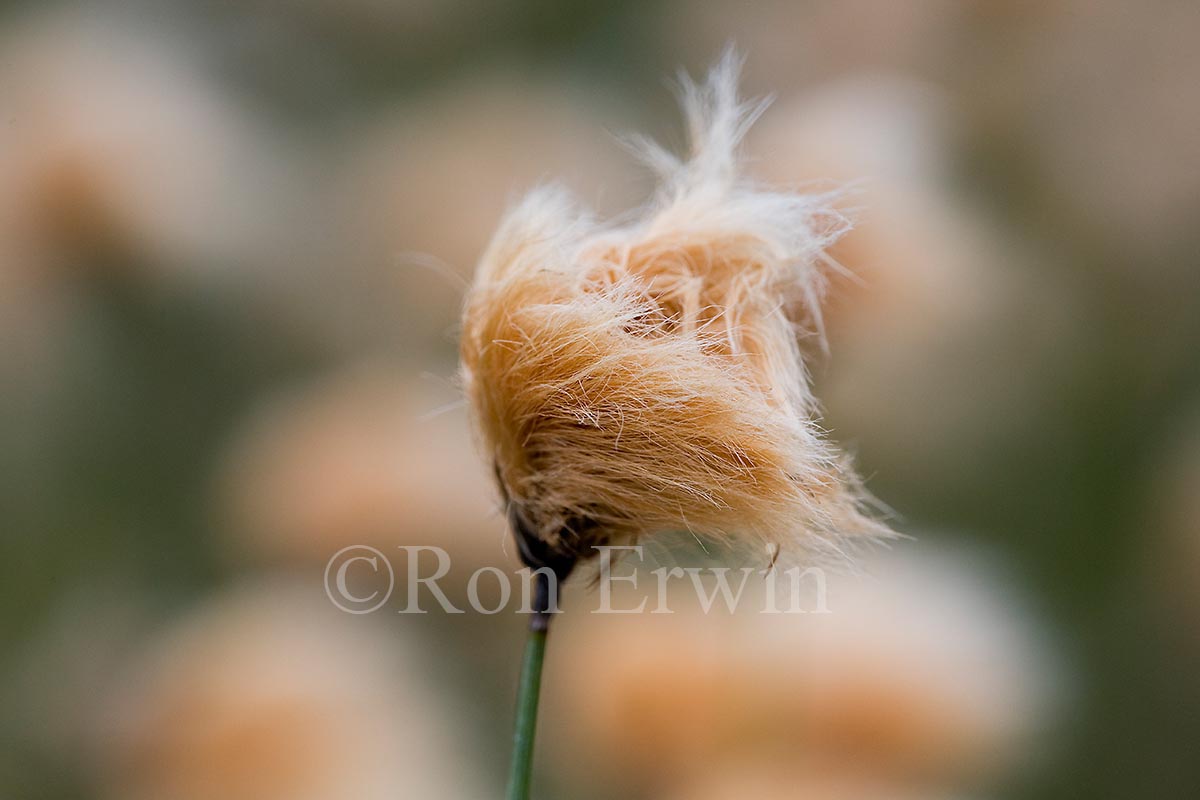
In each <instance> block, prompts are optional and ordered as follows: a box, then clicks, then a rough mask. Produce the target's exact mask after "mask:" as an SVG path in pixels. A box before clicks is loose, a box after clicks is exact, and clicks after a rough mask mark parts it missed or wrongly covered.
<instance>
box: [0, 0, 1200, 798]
mask: <svg viewBox="0 0 1200 800" xmlns="http://www.w3.org/2000/svg"><path fill="white" fill-rule="evenodd" d="M731 41H732V42H735V43H736V44H737V46H738V47H739V48H740V49H741V50H742V51H744V53H745V54H746V56H747V65H746V70H745V79H744V86H745V89H746V91H747V92H748V93H751V94H767V93H770V94H773V95H774V96H775V98H776V99H775V103H774V105H773V106H772V108H771V109H770V110H769V111H768V112H767V113H766V115H765V116H764V117H763V118H762V120H761V121H760V123H759V124H758V126H757V127H756V128H755V129H754V130H753V131H752V133H751V135H750V137H749V141H748V145H747V149H748V153H749V154H750V156H751V164H750V169H751V170H752V172H753V173H754V174H755V175H756V176H758V177H760V178H762V179H763V180H766V181H770V182H772V183H775V184H779V185H787V186H794V187H811V186H819V187H829V186H834V185H843V186H844V185H850V186H852V187H853V191H852V192H851V193H850V194H849V196H848V200H847V203H848V206H850V207H852V208H848V209H847V210H851V211H853V213H854V215H855V217H856V219H857V221H858V225H857V229H856V230H855V231H854V232H853V233H851V234H850V235H849V236H848V237H847V238H846V239H844V240H843V241H842V242H841V243H839V244H838V246H837V250H836V252H835V256H836V257H837V258H838V259H839V261H841V262H842V263H843V264H844V265H845V266H847V267H848V268H849V269H850V270H851V271H853V273H854V274H855V275H856V276H857V277H858V280H855V281H851V280H838V281H835V284H834V286H833V288H832V293H831V297H830V301H829V311H828V320H827V326H828V335H829V345H830V355H829V356H828V357H824V356H818V357H817V359H816V361H815V362H814V367H813V372H814V378H815V381H816V383H817V389H818V395H819V396H820V397H821V398H822V400H823V401H824V404H825V407H826V411H827V417H826V419H825V420H824V422H825V425H826V426H827V427H828V428H830V429H831V430H832V431H833V436H834V438H835V439H837V440H838V441H840V442H842V443H844V444H846V445H847V446H849V447H850V448H851V449H852V450H853V451H854V452H855V453H856V457H857V460H858V463H859V465H860V467H861V469H862V471H863V472H864V474H865V475H866V476H867V478H868V486H869V488H870V489H871V490H872V491H873V492H874V493H875V494H876V495H877V496H878V497H879V498H880V499H881V500H882V501H883V502H884V503H886V504H887V505H888V506H889V507H891V508H892V509H894V510H895V511H896V513H897V515H898V522H897V526H898V527H899V528H900V529H901V530H903V531H905V532H906V533H909V534H911V535H912V536H914V537H915V541H913V542H902V543H899V544H897V545H896V546H895V547H894V548H893V549H892V551H891V552H889V553H882V554H878V555H877V556H876V557H875V558H873V559H870V560H869V563H868V565H867V568H866V569H865V572H868V573H869V574H870V580H864V579H862V577H861V576H859V577H851V576H844V577H839V578H837V579H836V580H834V581H833V582H832V583H831V588H830V608H831V610H832V611H833V613H832V614H830V615H827V616H820V615H805V616H798V617H786V618H777V617H763V616H761V615H749V616H741V617H739V616H738V615H732V616H729V615H726V616H722V615H714V616H705V615H702V614H698V613H694V609H693V610H692V611H690V612H689V611H688V610H687V608H686V602H685V601H681V602H682V603H683V606H681V609H682V610H681V612H680V613H679V614H677V615H674V616H661V617H651V616H648V615H646V616H638V617H620V618H611V617H597V616H595V615H588V614H576V615H575V616H571V615H569V614H568V616H567V618H566V619H565V620H564V621H563V622H562V623H560V625H559V626H558V627H559V629H560V631H561V633H560V634H556V637H555V642H554V644H553V646H552V648H551V654H550V657H549V663H548V666H547V678H546V686H545V692H546V695H545V699H544V704H543V713H542V725H541V730H540V734H541V736H540V744H539V749H540V752H539V755H538V762H537V763H538V775H537V781H538V793H539V794H540V795H541V796H556V797H561V798H581V799H582V800H599V799H600V798H616V797H620V798H647V799H650V798H655V799H657V798H662V800H710V799H712V800H717V799H721V800H723V799H724V798H730V799H732V798H744V797H756V798H775V797H779V798H785V797H786V798H811V799H812V800H820V799H822V798H838V799H839V800H855V799H857V798H878V799H879V800H883V799H884V798H886V800H897V799H898V798H908V797H912V798H946V797H960V798H965V797H992V798H1061V797H1091V798H1118V797H1156V798H1190V797H1196V796H1197V795H1198V793H1200V762H1198V761H1197V759H1196V758H1195V746H1196V742H1197V741H1200V682H1198V681H1197V675H1200V264H1198V263H1197V253H1200V227H1198V226H1197V225H1196V220H1197V219H1198V216H1197V215H1198V214H1200V102H1197V98H1196V92H1195V85H1196V82H1197V80H1198V79H1200V46H1198V45H1200V5H1197V4H1195V3H1187V2H1173V1H1171V0H1162V1H1161V2H1146V3H1132V2H1118V1H1117V0H1092V2H1084V0H1045V1H1044V2H1040V3H1034V2H1023V1H1018V2H1007V3H1005V2H998V1H997V0H972V1H971V2H949V0H923V1H919V2H903V3H901V2H887V1H886V0H875V1H870V0H850V1H849V2H783V1H782V0H781V1H779V2H774V1H773V0H764V1H763V2H741V3H720V2H717V1H716V0H701V1H700V2H686V1H685V0H648V1H647V2H638V3H634V2H617V3H610V4H603V5H602V4H593V3H585V2H575V1H574V0H571V1H569V2H558V3H551V2H544V1H541V0H515V1H514V2H505V3H488V2H483V1H482V0H449V1H448V2H434V1H433V0H415V1H413V2H406V1H405V0H340V2H334V0H307V1H306V2H301V1H300V0H248V1H247V2H242V3H220V2H206V1H205V0H195V2H141V3H138V2H127V3H115V2H113V3H109V2H65V3H62V2H5V3H3V4H2V5H0V526H2V529H3V532H2V535H0V546H2V547H3V550H2V551H0V563H2V564H3V567H2V568H0V569H3V573H2V574H0V586H2V587H3V588H2V589H0V591H2V592H3V595H4V598H5V599H4V603H3V605H2V606H0V742H2V744H0V796H3V797H11V798H26V799H28V800H34V799H35V798H38V799H40V798H111V799H115V800H135V799H136V800H140V799H147V800H149V799H150V798H153V800H209V799H210V798H212V799H215V798H221V799H222V800H239V799H241V798H246V799H247V800H249V798H254V800H272V799H274V798H287V799H288V800H305V799H307V798H311V799H312V800H323V799H326V798H334V797H337V798H341V797H356V798H362V799H363V800H373V799H374V798H384V797H387V798H397V797H437V798H474V797H496V796H499V794H500V787H501V786H502V785H503V781H504V775H505V770H506V763H507V756H508V744H509V730H510V724H511V704H512V697H513V689H514V686H515V678H516V671H517V667H518V661H519V657H520V647H521V638H522V627H523V620H522V619H521V618H520V617H519V615H517V614H512V613H504V614H499V615H497V616H494V617H485V616H481V615H478V614H466V615H462V616H448V615H443V614H429V615H427V616H406V615H398V614H395V613H389V612H388V611H382V612H380V613H377V614H373V615H363V616H351V615H347V614H341V613H338V612H337V611H336V610H334V609H333V608H332V606H331V605H330V604H329V603H328V601H327V600H326V598H325V595H324V593H323V591H322V588H321V580H322V571H323V569H324V566H325V563H326V561H327V560H328V559H329V557H330V556H331V555H333V553H334V552H336V551H337V550H338V549H339V548H341V547H343V546H346V545H349V544H371V545H374V546H377V547H379V548H381V549H385V550H386V551H387V552H394V551H395V548H396V546H398V545H405V544H409V545H412V544H422V545H424V544H428V545H437V546H441V547H444V548H446V549H447V550H448V551H449V552H450V553H451V554H452V556H453V558H454V565H455V567H454V570H453V572H452V573H451V575H450V576H449V577H448V578H447V580H446V581H445V582H444V585H446V586H447V587H448V590H449V592H450V594H451V595H452V598H461V597H462V596H463V594H462V592H463V586H464V585H465V581H466V576H467V575H469V574H470V573H471V571H473V570H475V569H477V568H479V567H481V566H499V567H501V568H504V569H512V568H514V566H515V561H514V559H513V557H512V548H511V547H510V546H507V545H506V544H505V530H504V524H503V521H502V519H501V518H500V516H499V515H498V514H497V512H496V501H495V498H494V496H493V492H492V488H491V486H490V485H489V482H488V479H487V475H486V472H485V470H484V468H483V466H482V465H481V463H480V461H479V459H478V458H477V457H476V455H475V453H474V452H473V449H472V444H471V439H470V434H469V431H468V429H467V422H466V414H465V411H464V409H463V408H462V405H461V402H460V399H459V392H458V391H457V389H456V385H455V380H454V373H455V368H456V366H455V360H456V356H455V353H456V328H457V316H458V311H459V304H460V300H461V295H462V290H463V287H464V285H465V283H466V281H467V280H468V279H469V276H470V275H471V272H472V269H473V265H474V262H475V259H476V258H477V256H478V254H479V252H480V250H481V249H482V247H483V246H484V245H485V243H486V241H487V239H488V237H489V235H490V233H491V231H492V229H493V227H494V225H495V224H496V222H497V220H498V218H499V216H500V215H501V213H502V211H503V209H504V208H505V206H506V204H507V203H508V202H509V201H510V200H511V199H513V198H514V197H516V196H517V195H518V194H519V193H520V192H521V191H522V190H524V189H527V188H529V187H531V186H533V185H535V184H536V183H538V182H540V181H543V180H546V179H557V180H560V181H562V182H564V183H566V184H567V185H568V186H570V187H571V188H572V189H574V190H575V191H576V192H577V193H579V195H580V196H581V197H582V198H583V199H584V200H585V201H587V202H589V203H591V204H593V205H594V206H595V207H596V208H597V209H599V210H600V211H601V212H602V213H613V212H618V211H621V210H623V209H626V208H629V207H631V206H632V205H634V204H636V203H638V202H641V201H642V200H644V199H645V198H646V196H647V194H648V192H649V191H650V189H651V188H652V185H651V182H650V179H649V176H648V175H646V174H644V173H643V172H642V171H640V170H639V169H638V168H637V166H636V165H635V164H634V161H633V159H632V158H630V157H629V155H628V154H627V153H626V152H625V151H623V149H622V147H621V146H620V144H619V143H618V138H619V137H620V136H622V135H624V134H628V133H631V132H641V133H647V134H651V135H653V136H655V137H656V138H658V139H660V140H661V141H663V142H665V143H667V144H669V145H673V146H675V147H678V146H680V145H681V144H682V142H683V132H682V126H681V123H680V120H679V118H678V114H677V111H676V107H675V104H674V102H673V99H672V94H671V88H670V85H669V83H670V82H669V79H670V77H671V76H673V75H674V74H675V72H676V70H677V69H678V68H681V67H682V68H686V69H688V70H690V71H691V72H692V73H693V74H696V73H699V72H701V71H702V70H703V69H704V68H705V67H706V66H707V65H708V64H709V63H711V62H712V61H713V60H714V59H715V57H716V56H717V54H718V53H719V52H720V50H721V48H722V47H723V46H724V45H725V43H727V42H731ZM686 547H687V543H686V541H685V542H682V543H678V545H677V547H675V549H674V550H671V551H669V552H668V551H666V550H664V551H663V552H664V553H666V555H665V556H663V557H665V558H668V559H673V560H675V561H677V562H679V563H683V562H685V561H687V560H688V559H691V558H693V557H694V555H695V554H689V553H688V552H686ZM664 548H665V545H664ZM660 555H663V554H662V553H660ZM397 563H398V564H401V565H402V563H403V562H402V561H400V562H397ZM400 577H401V580H403V576H402V575H401V576H400ZM572 591H573V593H574V594H573V595H572V597H570V598H568V600H567V603H568V607H569V606H570V604H571V603H575V604H576V605H577V606H578V605H582V604H583V603H584V601H585V600H586V596H587V594H588V592H589V590H588V588H587V587H586V586H577V587H573V589H572ZM389 608H392V607H389ZM393 610H394V609H393ZM781 620H782V621H781Z"/></svg>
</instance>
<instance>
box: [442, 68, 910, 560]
mask: <svg viewBox="0 0 1200 800" xmlns="http://www.w3.org/2000/svg"><path fill="white" fill-rule="evenodd" d="M737 71H738V61H737V59H736V58H735V57H734V56H733V55H732V54H731V55H728V56H726V57H725V58H724V59H723V60H722V61H721V63H720V64H718V65H717V67H716V68H715V69H714V70H713V71H712V73H711V74H710V76H709V78H708V80H707V82H705V83H704V84H703V85H697V84H694V83H691V82H690V81H688V80H687V79H686V78H685V79H684V81H683V92H682V95H683V104H684V108H685V111H686V114H687V118H688V129H689V136H690V140H691V153H690V155H689V157H688V158H686V159H677V158H676V157H674V156H673V155H671V154H669V153H667V152H666V151H664V150H662V149H661V148H659V147H658V146H656V145H653V144H650V143H644V142H643V143H640V144H639V149H640V150H641V153H642V155H643V156H644V158H645V160H646V161H647V163H649V164H650V166H651V167H653V168H654V170H655V171H656V172H657V173H658V175H659V178H660V182H659V188H658V191H657V194H656V196H655V198H654V199H653V200H652V202H650V203H649V204H648V205H647V206H646V207H645V208H643V209H640V210H639V212H638V213H637V214H636V215H634V216H632V217H630V218H629V219H627V220H624V221H621V222H617V223H602V222H598V221H596V220H595V219H594V218H593V217H592V216H591V215H590V214H589V213H588V212H587V211H585V210H583V209H581V208H580V207H579V206H577V205H576V204H575V203H574V202H573V201H572V200H571V199H570V198H569V197H568V196H566V194H565V193H563V192H562V191H560V190H556V189H553V188H543V189H538V190H535V191H534V192H532V193H531V194H529V195H528V196H527V197H526V198H525V199H524V200H523V201H522V202H520V203H519V204H518V205H517V206H516V207H515V208H514V209H513V210H511V211H510V212H509V213H508V215H507V217H506V218H505V219H504V221H503V222H502V223H501V225H500V228H499V230H498V231H497V232H496V234H495V237H494V239H493V240H492V242H491V244H490V245H489V247H488V249H487V251H486V252H485V253H484V255H483V258H482V261H481V263H480V265H479V269H478V271H477V274H476V278H475V282H474V285H473V286H472V288H471V290H470V292H469V294H468V296H467V300H466V311H465V316H464V326H463V327H464V330H463V336H462V343H461V350H462V352H461V356H462V375H463V380H464V385H465V388H466V392H467V396H468V398H469V400H470V404H471V407H472V409H473V413H474V419H475V423H476V427H477V431H478V434H479V436H480V438H481V440H482V442H483V444H484V446H485V448H486V451H487V452H486V456H487V457H488V458H489V459H490V460H491V461H492V462H493V464H494V466H495V473H496V478H497V480H498V482H499V484H500V489H501V493H502V495H503V498H504V500H505V502H506V503H507V505H508V511H509V515H510V518H511V519H512V520H513V523H514V525H515V526H516V527H517V529H518V532H519V533H520V534H521V536H522V537H523V538H525V539H527V540H532V541H533V543H534V544H535V545H537V546H538V547H539V549H541V550H549V552H551V553H553V554H556V555H559V556H564V557H568V558H571V557H574V556H576V555H579V556H583V555H586V554H587V553H588V552H590V548H591V546H592V545H594V544H597V543H602V542H606V541H628V540H632V539H636V538H638V537H639V536H642V535H646V534H652V533H655V532H660V531H663V530H683V529H686V530H690V531H693V532H694V533H696V534H701V535H707V536H713V537H742V536H750V537H755V538H758V539H760V540H763V541H766V542H771V543H777V544H781V545H787V544H798V545H800V546H802V547H803V548H804V549H805V550H807V551H809V552H812V551H822V550H825V551H828V550H840V549H841V548H840V545H841V543H842V542H844V541H845V540H846V538H847V537H853V536H856V535H863V534H866V535H871V534H876V535H879V534H885V533H886V532H887V530H886V528H885V527H884V526H883V525H881V524H879V523H877V522H875V521H873V520H871V519H870V518H868V517H867V516H865V515H864V514H863V513H862V510H861V503H860V498H861V494H860V492H859V491H858V489H857V481H856V479H855V477H854V475H853V473H852V471H851V470H850V468H849V466H848V465H847V464H846V461H845V459H844V458H843V457H842V456H841V455H840V454H839V453H838V452H837V451H836V450H835V449H834V448H833V447H832V446H831V445H830V444H829V443H828V442H827V441H826V440H825V438H824V436H823V434H822V431H821V430H820V428H819V426H818V425H817V423H816V421H815V413H816V408H815V401H814V398H813V397H812V394H811V390H810V388H809V384H808V377H807V374H806V370H805V366H804V362H803V360H802V358H801V349H800V341H799V339H800V338H801V335H802V334H804V333H805V332H812V331H815V330H819V327H820V312H819V301H820V298H821V294H822V288H823V284H824V280H823V270H824V269H825V268H826V266H827V264H828V260H827V259H826V258H825V256H824V251H825V248H826V247H827V246H828V245H829V244H831V243H832V242H833V241H834V240H835V239H836V238H837V236H838V235H839V234H840V233H841V232H843V231H844V230H845V229H846V227H847V225H846V223H845V220H844V219H843V218H842V217H840V216H839V215H838V214H836V213H835V212H834V211H832V210H831V207H830V205H829V201H830V198H829V197H827V196H820V195H802V194H792V193H784V192H776V191H770V190H767V189H764V188H762V187H758V186H755V185H753V184H752V183H751V182H749V181H748V180H747V179H745V178H744V177H742V176H741V175H740V173H739V170H738V166H739V165H738V159H737V147H738V143H739V141H740V140H741V138H742V136H743V135H744V133H745V132H746V130H747V128H748V127H749V126H750V124H751V123H752V122H753V121H754V119H755V118H756V117H757V116H758V115H759V113H761V111H762V110H763V109H764V108H765V104H763V103H756V104H744V103H741V102H739V100H738V98H737V92H736V84H737Z"/></svg>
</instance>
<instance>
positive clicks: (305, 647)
mask: <svg viewBox="0 0 1200 800" xmlns="http://www.w3.org/2000/svg"><path fill="white" fill-rule="evenodd" d="M377 622H378V621H377V620H374V621H373V620H366V619H364V618H361V617H351V616H348V615H346V614H342V613H339V612H338V611H336V610H335V609H334V608H333V607H332V606H330V605H329V604H328V602H327V601H326V599H325V597H324V595H323V594H322V592H321V589H320V586H319V584H318V583H314V582H310V581H299V580H293V579H271V578H261V579H258V581H257V582H255V583H248V584H244V585H241V586H235V587H233V588H230V589H227V590H225V591H224V592H223V593H221V594H219V595H217V596H216V597H215V598H213V599H211V600H209V601H208V602H207V603H206V604H205V605H204V606H202V607H201V608H200V609H198V610H196V611H195V612H193V613H192V614H191V615H190V616H188V617H186V618H184V619H182V620H181V621H179V622H178V623H176V624H175V625H174V626H173V627H171V628H170V629H168V630H167V631H166V632H164V634H163V635H162V636H161V637H160V638H159V639H158V640H157V641H156V642H154V643H153V645H152V647H151V648H150V649H149V650H148V652H147V653H146V654H145V655H144V656H142V657H141V660H137V661H135V662H133V663H132V664H131V665H130V667H129V669H128V670H127V671H125V672H124V673H123V674H122V675H121V676H120V679H119V680H118V686H117V689H116V691H114V693H113V694H112V695H111V697H110V698H109V699H110V700H111V702H110V703H109V705H108V713H107V714H106V715H105V716H103V717H102V718H101V720H100V722H99V724H98V725H97V729H96V736H97V739H96V745H95V753H94V759H95V766H96V769H97V771H98V774H99V776H100V777H99V779H100V782H101V787H102V796H104V797H106V798H111V799H112V800H212V799H213V798H222V799H223V800H329V798H333V797H354V798H361V800H385V798H386V799H387V800H393V799H394V798H397V797H429V798H473V797H483V796H484V795H483V793H482V792H481V791H480V789H479V786H480V783H478V781H479V780H480V776H479V774H478V772H477V770H478V761H477V759H476V758H475V757H474V756H473V755H472V754H471V753H470V747H469V744H468V743H467V742H466V741H465V740H464V739H463V735H462V732H461V731H456V730H455V727H456V726H455V725H454V724H453V722H454V720H453V717H454V714H455V712H456V711H460V710H461V709H455V708H453V707H450V706H446V705H444V704H442V703H441V702H440V701H439V699H438V696H437V693H436V691H435V690H434V687H433V686H432V685H431V684H430V682H429V680H428V679H427V677H426V675H425V674H424V672H423V667H422V665H421V664H420V663H419V662H417V661H416V660H414V659H413V651H412V649H411V648H412V645H411V643H408V642H404V641H402V640H399V639H398V638H397V637H396V636H395V635H389V632H388V630H387V629H386V628H383V629H380V628H378V627H377Z"/></svg>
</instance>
